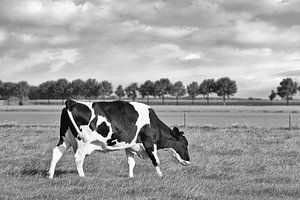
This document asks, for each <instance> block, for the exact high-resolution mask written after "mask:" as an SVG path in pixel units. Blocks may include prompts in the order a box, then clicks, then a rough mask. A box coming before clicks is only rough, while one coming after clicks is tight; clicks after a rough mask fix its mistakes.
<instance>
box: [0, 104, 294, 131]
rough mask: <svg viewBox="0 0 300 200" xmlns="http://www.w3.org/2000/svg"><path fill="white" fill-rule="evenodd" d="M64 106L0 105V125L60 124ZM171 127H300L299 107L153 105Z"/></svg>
mask: <svg viewBox="0 0 300 200" xmlns="http://www.w3.org/2000/svg"><path fill="white" fill-rule="evenodd" d="M62 108H63V105H24V106H0V124H1V122H5V123H15V124H23V125H31V124H42V125H57V124H59V119H60V112H61V109H62ZM152 108H153V109H154V110H155V111H156V113H157V115H158V116H159V117H160V118H161V119H162V120H163V121H164V122H165V123H166V124H168V125H171V126H172V125H184V124H186V125H187V126H198V127H199V126H200V127H222V128H224V127H232V126H236V127H260V128H287V127H289V126H291V127H294V128H297V127H300V109H299V106H200V105H194V106H187V105H180V106H175V105H173V106H172V105H169V106H162V105H153V106H152ZM289 117H290V118H289Z"/></svg>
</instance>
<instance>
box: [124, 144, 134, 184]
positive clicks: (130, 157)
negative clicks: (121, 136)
mask: <svg viewBox="0 0 300 200" xmlns="http://www.w3.org/2000/svg"><path fill="white" fill-rule="evenodd" d="M125 152H126V157H127V162H128V169H129V178H133V168H134V166H135V160H134V154H133V153H132V152H131V151H130V150H128V149H125Z"/></svg>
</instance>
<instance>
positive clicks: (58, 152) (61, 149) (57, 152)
mask: <svg viewBox="0 0 300 200" xmlns="http://www.w3.org/2000/svg"><path fill="white" fill-rule="evenodd" d="M69 147H70V144H69V143H66V142H63V143H62V144H58V145H57V146H56V147H55V148H54V149H53V155H52V160H51V165H50V169H49V172H48V174H49V176H48V178H50V179H52V178H53V176H54V171H55V166H56V164H57V162H58V161H59V160H60V158H61V157H62V155H63V154H64V153H65V151H66V150H67V149H68V148H69Z"/></svg>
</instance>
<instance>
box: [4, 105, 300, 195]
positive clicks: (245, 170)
mask: <svg viewBox="0 0 300 200" xmlns="http://www.w3.org/2000/svg"><path fill="white" fill-rule="evenodd" d="M17 108H19V107H16V108H13V107H9V109H11V110H10V111H11V112H8V111H5V110H7V109H8V108H2V111H0V140H1V143H0V149H1V151H0V176H1V179H0V184H1V187H0V199H66V198H68V199H222V200H223V199H272V200H273V199H299V198H300V190H299V186H300V180H299V179H300V178H299V177H300V176H299V174H300V166H299V164H300V152H299V145H300V133H299V129H298V128H297V127H298V126H299V125H298V124H299V123H300V121H299V120H297V118H295V119H296V120H294V127H295V128H293V129H292V130H288V129H287V128H286V125H285V122H284V124H283V126H282V127H279V126H278V124H277V123H278V122H277V121H270V122H268V123H270V124H268V125H267V126H266V127H263V123H261V124H262V125H259V126H257V127H256V126H255V121H254V122H250V121H251V120H250V119H251V117H250V118H249V119H245V120H246V122H247V121H249V124H250V125H249V124H248V125H245V124H244V123H240V122H239V121H237V122H236V123H231V121H229V122H228V121H226V118H228V116H230V115H231V114H233V115H235V114H236V113H239V114H244V115H243V116H251V114H255V116H256V117H253V118H259V116H261V118H259V119H260V120H264V119H265V118H266V115H267V114H268V113H269V115H267V116H277V115H276V113H277V114H278V113H279V114H282V116H284V117H283V118H284V119H285V118H286V117H285V116H286V115H287V113H288V112H294V113H293V115H295V116H297V115H298V113H297V112H295V110H296V108H291V107H282V108H279V107H276V108H273V107H272V108H269V107H266V108H262V107H260V108H253V107H251V108H249V107H232V108H230V107H229V108H228V107H227V108H225V107H205V108H202V107H200V108H199V107H192V108H190V107H189V108H187V107H174V108H173V107H156V108H155V110H158V115H159V116H161V118H162V119H163V120H164V121H166V122H167V124H169V125H176V124H179V125H182V123H181V122H182V121H176V120H177V119H176V117H174V115H175V114H174V113H176V112H179V111H180V113H181V112H182V111H184V112H187V113H189V114H191V112H192V111H193V112H196V113H201V112H204V111H205V113H212V115H211V116H213V117H211V120H212V119H213V118H215V116H220V117H219V118H217V119H216V120H215V121H222V124H220V125H218V124H216V123H214V122H211V124H210V126H207V124H206V123H203V122H202V118H201V117H202V115H199V116H198V118H197V120H198V121H196V122H195V123H197V124H198V126H196V125H195V124H188V125H189V126H188V127H187V128H184V132H185V135H186V137H187V139H188V140H189V151H190V157H191V159H192V163H191V165H190V166H187V167H184V166H181V165H180V164H179V163H178V162H177V161H176V160H175V159H174V158H173V157H171V155H170V154H169V152H168V151H165V150H160V151H159V152H158V155H159V157H160V160H161V169H162V172H163V174H164V177H163V178H159V177H158V176H157V175H156V172H155V170H154V168H153V166H152V164H151V162H150V160H142V159H139V158H137V159H136V161H137V165H136V167H135V171H134V173H135V178H134V179H133V180H131V179H129V178H128V175H127V172H128V170H127V162H126V158H125V153H124V151H117V152H111V153H97V152H95V153H94V154H92V155H90V156H88V157H87V158H86V159H85V163H84V169H85V173H86V176H87V177H86V178H80V177H79V176H78V174H77V171H76V167H75V162H74V157H73V152H72V151H71V150H69V151H68V152H67V153H66V154H65V155H64V157H63V158H62V159H61V160H60V162H59V163H58V165H57V167H56V173H55V178H54V179H53V180H48V179H46V178H45V175H46V173H47V170H48V168H49V164H50V159H51V156H52V149H53V147H54V146H55V145H56V144H57V142H58V137H59V133H58V131H59V124H58V121H59V110H60V109H61V107H60V106H57V107H45V108H41V107H30V108H29V107H22V109H21V110H20V109H17ZM197 109H198V110H197ZM233 109H234V110H233ZM41 110H42V112H41ZM232 110H233V111H232ZM22 113H23V114H22ZM226 113H227V115H226ZM213 114H215V115H213ZM180 115H181V114H180ZM20 116H21V117H20ZM42 116H44V117H42ZM188 116H189V115H188ZM203 116H204V115H203ZM280 116H281V115H278V117H280ZM172 118H173V119H174V120H172ZM239 118H241V116H239V115H238V117H236V118H234V119H233V122H234V120H235V119H236V120H237V119H239ZM204 119H205V117H204ZM222 119H223V120H222ZM205 120H207V119H205ZM279 121H282V120H279ZM193 123H194V122H193ZM181 129H183V128H181Z"/></svg>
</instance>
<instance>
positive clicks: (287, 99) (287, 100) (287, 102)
mask: <svg viewBox="0 0 300 200" xmlns="http://www.w3.org/2000/svg"><path fill="white" fill-rule="evenodd" d="M289 98H290V97H289V96H288V97H287V98H286V105H287V106H288V105H289Z"/></svg>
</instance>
